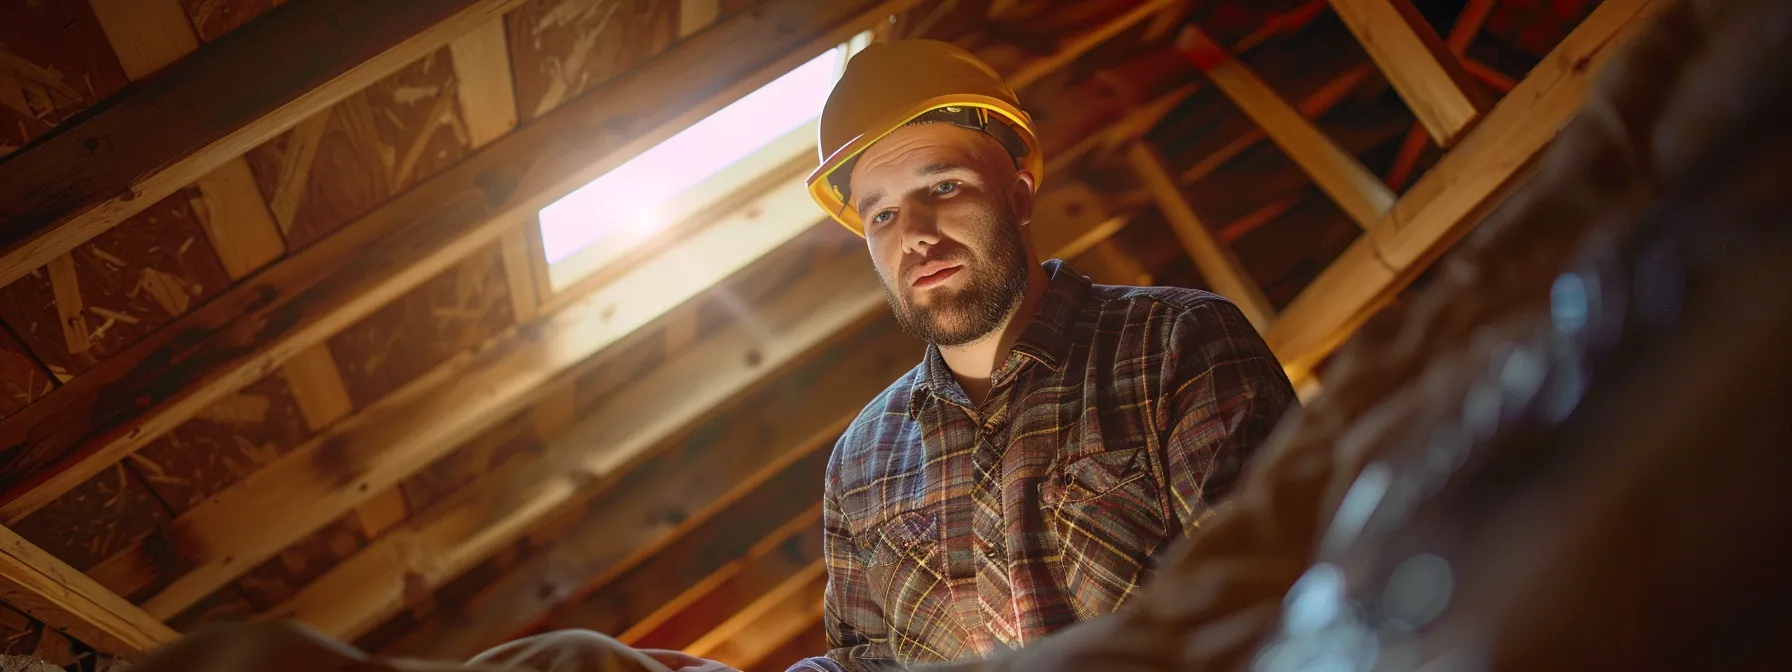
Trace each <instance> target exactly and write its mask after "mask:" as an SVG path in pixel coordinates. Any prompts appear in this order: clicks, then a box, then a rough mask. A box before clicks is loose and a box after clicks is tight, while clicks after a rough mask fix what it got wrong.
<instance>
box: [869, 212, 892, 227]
mask: <svg viewBox="0 0 1792 672" xmlns="http://www.w3.org/2000/svg"><path fill="white" fill-rule="evenodd" d="M895 216H896V211H895V210H884V211H881V212H878V213H877V214H875V215H872V216H871V223H873V224H882V223H884V222H888V221H890V218H891V217H895Z"/></svg>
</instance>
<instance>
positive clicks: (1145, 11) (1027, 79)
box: [1004, 0, 1180, 90]
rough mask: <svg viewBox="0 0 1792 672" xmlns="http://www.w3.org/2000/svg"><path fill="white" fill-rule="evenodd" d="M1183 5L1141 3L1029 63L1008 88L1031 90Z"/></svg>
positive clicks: (1156, 0)
mask: <svg viewBox="0 0 1792 672" xmlns="http://www.w3.org/2000/svg"><path fill="white" fill-rule="evenodd" d="M1179 1H1180V0H1140V1H1139V2H1138V4H1136V5H1134V6H1133V8H1132V9H1129V10H1126V12H1125V13H1123V14H1121V15H1120V16H1117V17H1114V18H1113V19H1112V20H1109V21H1108V22H1106V23H1103V24H1101V25H1099V26H1096V27H1095V28H1093V29H1091V30H1089V31H1087V32H1084V33H1081V34H1078V35H1076V36H1074V37H1071V38H1069V39H1067V40H1064V41H1063V42H1061V43H1060V44H1059V45H1058V49H1057V51H1054V52H1052V54H1051V55H1050V56H1045V57H1043V58H1038V59H1034V60H1032V61H1028V62H1027V63H1026V64H1024V65H1022V66H1021V67H1020V68H1019V69H1017V70H1015V71H1014V72H1013V73H1009V74H1008V75H1007V76H1006V77H1005V78H1004V79H1006V80H1007V82H1008V85H1009V86H1011V87H1014V89H1015V90H1020V89H1024V88H1027V85H1029V84H1032V83H1033V82H1037V81H1039V80H1040V79H1042V78H1044V77H1045V76H1046V75H1049V74H1051V73H1053V72H1057V71H1058V69H1059V68H1062V67H1064V66H1065V65H1069V64H1070V63H1071V62H1072V61H1075V60H1076V59H1078V58H1080V57H1082V55H1083V54H1086V53H1089V51H1090V50H1093V49H1094V48H1096V47H1099V46H1101V45H1102V44H1103V43H1106V42H1107V41H1108V40H1111V39H1114V37H1115V36H1117V35H1119V34H1120V33H1124V32H1126V30H1127V29H1128V28H1131V27H1133V26H1136V25H1138V24H1139V23H1140V22H1143V21H1144V20H1145V19H1149V18H1151V15H1153V14H1156V13H1158V12H1159V11H1162V10H1163V9H1165V8H1167V7H1169V6H1171V5H1174V4H1176V3H1177V2H1179Z"/></svg>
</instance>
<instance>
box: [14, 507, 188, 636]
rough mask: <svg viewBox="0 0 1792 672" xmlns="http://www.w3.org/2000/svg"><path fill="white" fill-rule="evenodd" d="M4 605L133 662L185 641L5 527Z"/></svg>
mask: <svg viewBox="0 0 1792 672" xmlns="http://www.w3.org/2000/svg"><path fill="white" fill-rule="evenodd" d="M0 602H5V603H6V604H9V605H12V606H13V607H14V608H16V609H18V610H20V611H23V612H25V613H27V614H30V615H31V616H32V617H33V618H36V619H37V620H40V621H43V622H44V623H46V624H48V625H49V626H50V627H53V628H56V629H58V630H61V631H63V632H66V633H68V634H69V635H70V636H73V637H74V638H75V639H77V640H80V641H82V642H84V643H86V644H87V645H89V646H92V647H94V648H96V649H99V650H100V651H104V652H106V653H110V654H112V655H115V656H119V657H121V658H125V659H129V660H134V659H136V658H138V657H139V656H141V655H142V654H143V653H145V652H147V651H150V650H152V649H154V648H156V647H158V646H161V645H163V644H167V643H169V642H172V641H174V640H175V639H177V638H179V637H180V635H179V633H176V632H175V631H174V630H173V629H172V628H169V627H168V626H167V625H164V624H163V623H162V622H161V621H158V620H156V619H155V618H154V617H151V616H150V615H149V614H146V613H144V612H143V610H142V609H138V608H137V607H136V606H135V605H132V604H131V603H130V602H127V601H125V599H124V598H122V597H119V596H117V595H115V594H113V593H112V592H110V591H108V590H106V589H105V588H101V587H100V585H99V584H97V583H94V582H93V579H90V578H87V575H85V574H82V573H80V572H78V571H75V568H73V567H70V566H68V565H67V564H65V563H63V562H62V561H61V560H57V559H56V558H54V557H51V555H50V554H49V553H45V552H44V551H43V549H40V548H38V547H37V546H35V545H33V544H32V543H31V542H29V541H26V540H25V539H24V538H23V537H20V536H19V535H17V534H14V533H13V531H12V530H9V529H6V528H5V527H0Z"/></svg>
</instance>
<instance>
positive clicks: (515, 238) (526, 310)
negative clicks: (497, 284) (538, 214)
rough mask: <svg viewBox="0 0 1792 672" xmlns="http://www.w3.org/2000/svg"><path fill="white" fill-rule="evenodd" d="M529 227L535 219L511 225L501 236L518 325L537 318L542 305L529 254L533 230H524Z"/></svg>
mask: <svg viewBox="0 0 1792 672" xmlns="http://www.w3.org/2000/svg"><path fill="white" fill-rule="evenodd" d="M527 226H534V224H533V223H532V220H531V221H530V222H528V223H522V224H518V225H516V226H512V227H510V229H509V230H507V231H505V232H504V237H502V238H499V239H498V246H499V249H500V251H501V252H502V253H503V255H504V281H505V284H506V285H507V286H508V289H509V291H510V312H511V314H513V315H515V316H516V323H517V324H525V323H528V322H529V321H531V320H534V319H535V311H536V309H537V308H538V307H539V306H540V305H541V304H540V300H539V299H537V298H536V296H535V264H534V263H533V261H532V259H531V257H530V255H529V232H528V231H525V230H524V227H527Z"/></svg>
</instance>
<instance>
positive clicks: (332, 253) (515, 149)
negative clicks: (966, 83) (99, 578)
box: [0, 0, 914, 522]
mask: <svg viewBox="0 0 1792 672" xmlns="http://www.w3.org/2000/svg"><path fill="white" fill-rule="evenodd" d="M913 1H914V0H857V1H855V2H840V3H825V4H823V5H820V6H817V5H813V4H812V3H808V2H802V1H800V0H779V1H777V2H772V3H769V4H767V5H764V6H762V7H760V8H759V9H758V10H756V11H754V12H750V13H741V14H738V15H735V16H733V17H730V18H729V19H728V20H726V21H723V22H721V23H719V24H716V25H715V26H712V27H711V28H710V29H707V30H704V31H701V32H699V33H697V34H696V35H694V36H692V38H691V39H689V40H687V41H685V42H684V43H681V44H679V45H676V46H674V47H673V48H671V49H669V50H668V51H667V52H666V53H664V54H661V55H660V56H658V57H656V58H655V59H654V60H653V61H652V62H651V63H650V64H648V65H646V66H643V67H641V68H637V69H634V70H631V71H629V72H626V73H624V74H622V75H620V76H618V77H616V78H614V79H612V80H610V81H608V82H606V83H605V84H603V85H601V86H599V87H597V88H595V89H593V90H592V91H590V92H588V93H587V94H585V95H583V96H581V97H579V98H577V99H574V100H572V101H568V102H567V103H566V104H564V105H562V106H561V107H559V108H556V109H555V111H554V112H552V113H549V114H548V115H545V116H543V117H541V118H538V119H536V120H535V121H534V122H532V123H530V124H528V125H527V126H526V127H524V128H521V129H518V130H517V131H515V132H512V133H509V134H507V135H505V136H503V137H502V138H500V139H499V140H497V141H494V142H493V143H491V144H490V145H488V146H486V148H485V149H484V150H482V151H480V152H479V153H477V154H474V155H473V156H471V157H469V158H468V159H467V160H465V161H462V162H460V163H458V164H456V165H455V166H454V167H453V168H451V169H449V170H446V171H444V172H442V173H441V174H438V175H436V176H435V177H433V178H430V179H429V180H426V181H424V182H422V183H420V184H418V185H415V186H414V187H412V188H411V189H409V190H408V191H406V192H404V194H402V195H400V196H399V197H398V198H396V199H393V200H391V201H388V202H386V203H384V204H382V205H381V206H380V207H378V208H376V209H375V210H374V211H372V212H370V213H368V214H367V215H366V216H364V217H362V218H361V219H359V220H357V221H356V222H355V223H353V224H350V225H349V226H347V227H344V228H343V229H341V230H339V231H337V232H336V233H334V234H332V235H330V236H328V237H326V238H324V239H322V240H320V241H318V242H317V243H316V244H314V245H311V246H310V247H307V248H305V249H304V250H302V251H299V252H297V253H295V254H292V255H290V256H288V257H286V258H284V259H282V260H281V261H279V262H278V263H275V264H272V265H270V266H269V267H268V268H266V269H264V270H263V271H262V272H261V273H258V274H256V275H255V276H253V277H251V278H249V279H247V280H245V281H244V282H242V283H239V284H238V285H236V286H235V287H232V288H231V290H229V291H228V292H225V293H224V294H222V295H219V296H218V297H216V298H214V299H213V300H212V301H210V302H208V303H207V304H205V305H204V306H201V307H200V308H199V309H196V310H194V311H192V312H189V313H187V314H185V315H183V316H181V317H180V318H179V319H177V320H175V321H174V322H171V323H170V324H169V325H168V326H166V327H164V328H163V329H160V330H158V331H157V332H155V333H154V334H151V335H150V336H148V337H146V338H144V339H143V340H142V341H140V342H139V343H137V344H136V345H133V346H132V347H130V348H128V349H126V350H124V351H122V352H119V353H117V354H115V355H113V356H112V357H110V358H108V359H107V360H106V361H104V362H102V363H101V364H100V365H98V366H96V367H95V368H94V369H92V370H89V371H88V372H87V373H85V374H83V375H81V376H79V377H77V378H76V379H74V380H72V381H70V383H69V384H67V385H64V386H62V387H60V388H58V389H57V390H56V391H54V392H52V393H51V394H50V395H47V396H46V397H45V398H44V399H43V400H41V401H40V403H34V404H32V405H30V406H28V407H26V408H25V409H24V410H21V411H20V412H18V413H16V414H14V415H13V416H11V417H9V418H7V419H6V420H5V421H3V422H0V441H3V442H0V445H3V446H5V448H3V449H0V498H4V501H3V502H0V522H12V521H16V520H18V519H19V518H20V517H22V516H24V515H25V514H27V513H29V512H31V511H33V510H35V509H36V508H38V507H40V506H42V505H43V504H45V503H48V502H49V501H50V500H52V499H54V498H55V497H56V496H58V495H60V494H62V493H64V492H67V491H68V490H69V489H70V488H72V487H74V486H75V485H77V484H79V483H81V482H82V481H84V480H86V479H87V478H88V477H90V476H92V475H93V474H95V473H97V472H98V470H100V469H103V468H104V467H106V466H107V465H110V464H112V463H114V462H116V461H117V460H118V459H120V458H121V457H123V456H125V455H127V454H130V453H131V452H133V451H135V450H137V449H138V448H141V447H142V446H144V445H146V444H147V443H148V442H149V441H152V440H154V439H155V438H156V437H158V436H160V435H161V434H162V433H164V432H166V431H168V430H169V429H172V428H173V427H175V426H177V425H179V424H180V423H181V422H184V421H185V420H186V419H188V418H190V417H192V416H193V414H194V413H196V412H198V411H199V410H200V409H202V408H205V407H206V406H208V405H210V404H211V403H212V402H214V401H216V400H217V399H219V398H222V397H223V396H224V395H227V394H230V393H231V392H234V391H236V390H238V389H241V388H242V387H243V386H244V385H247V384H249V383H251V382H253V381H255V380H257V379H259V378H260V377H261V376H262V375H264V374H265V372H266V371H267V370H269V369H270V368H272V367H274V366H278V365H279V364H281V363H283V362H284V361H286V360H287V359H288V358H290V357H291V356H292V355H293V354H294V353H296V352H298V351H301V350H304V349H305V348H308V347H311V346H314V345H318V344H320V343H323V342H324V341H325V340H326V339H328V338H329V337H330V336H332V335H334V334H335V333H336V332H338V331H340V330H341V329H342V328H344V327H346V326H348V325H350V324H353V323H355V322H356V321H358V320H360V319H361V318H363V317H366V316H367V315H369V314H371V313H373V311H375V310H377V309H378V308H379V307H381V306H384V305H385V304H386V303H388V302H389V301H390V300H392V299H394V298H396V297H398V296H402V295H403V294H404V293H406V292H408V291H410V290H411V289H413V288H415V287H417V286H419V285H421V284H422V283H423V282H425V281H427V280H428V279H429V278H432V277H435V276H436V275H437V274H439V273H441V272H442V271H444V270H446V269H449V268H452V267H453V266H454V265H455V264H456V263H457V262H459V261H460V260H461V259H463V258H465V257H466V256H467V255H469V254H471V253H473V252H474V251H477V250H480V249H482V248H484V247H485V246H487V245H490V244H492V243H493V242H495V241H496V240H497V239H498V238H499V237H500V236H501V235H502V233H503V231H504V229H505V227H506V226H507V225H509V223H511V222H514V221H516V220H514V219H510V218H512V217H527V216H530V215H532V214H533V213H534V212H535V211H536V210H538V209H540V208H541V207H543V206H545V205H547V204H548V203H551V202H552V201H553V200H555V199H557V198H559V197H561V196H563V195H565V194H567V193H569V192H571V191H572V190H573V189H575V188H577V187H578V186H580V185H582V184H584V183H586V182H588V181H590V180H591V179H592V178H593V177H595V176H597V175H599V174H602V173H603V172H604V171H606V170H608V169H609V168H611V167H613V166H615V165H617V164H619V163H620V162H621V161H623V160H625V159H626V158H628V157H631V156H633V155H635V154H637V153H639V152H641V151H644V150H645V149H646V148H648V147H650V146H652V144H653V143H655V142H658V141H659V140H662V139H664V138H666V137H668V136H670V135H671V134H672V133H674V132H676V130H677V129H680V128H683V127H684V126H687V125H689V124H690V123H692V122H694V121H696V120H697V119H700V118H701V117H702V116H703V115H706V114H708V113H710V112H713V111H715V110H717V109H720V108H721V107H722V105H724V104H726V103H727V102H728V101H732V100H734V99H736V98H738V97H739V96H741V95H744V94H745V93H746V92H748V91H751V90H752V89H753V88H756V87H757V86H760V85H763V84H764V83H765V82H767V81H770V80H771V79H772V78H774V77H776V76H777V75H779V74H782V73H783V72H786V71H788V70H789V69H790V68H792V67H795V66H796V65H797V64H800V63H801V62H802V59H805V58H807V57H809V56H810V55H812V54H813V53H816V52H818V51H820V50H821V49H825V48H827V47H829V46H832V45H834V44H838V43H839V42H841V41H844V40H845V39H846V38H848V37H850V36H851V35H852V34H853V33H855V32H857V31H859V30H863V29H864V28H865V27H866V26H868V25H870V24H872V23H876V22H877V21H878V20H879V19H881V18H882V17H885V16H888V15H889V14H890V13H892V12H893V11H895V10H897V9H900V8H902V7H905V6H907V4H909V3H911V2H913ZM295 4H297V5H300V6H304V5H306V4H308V3H295ZM326 4H327V3H326ZM270 16H271V15H270ZM265 20H266V17H264V18H263V19H262V21H265ZM257 23H259V22H257ZM254 25H255V24H251V25H250V26H249V27H253V26H254ZM478 25H481V24H473V25H471V26H469V27H468V28H469V29H470V28H473V27H477V26H478ZM245 29H247V27H246V28H245ZM239 32H240V31H239ZM463 32H464V31H463ZM237 34H238V33H231V36H232V37H233V36H235V35H237ZM176 67H178V66H176ZM17 163H19V162H18V161H16V160H14V161H9V162H8V163H7V164H5V165H6V166H7V167H11V166H13V165H15V164H17ZM170 363H174V364H173V365H170ZM52 397H55V398H56V400H55V401H54V402H52V401H51V398H52ZM113 399H130V400H132V402H133V403H129V404H118V403H111V400H113Z"/></svg>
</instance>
